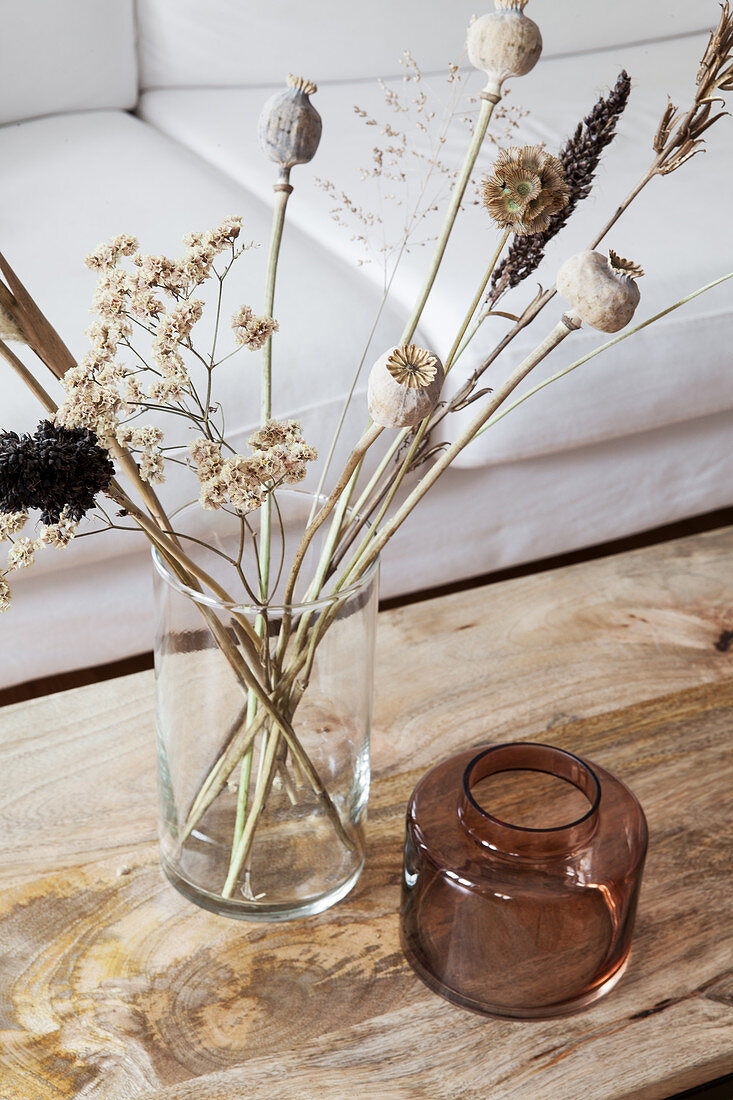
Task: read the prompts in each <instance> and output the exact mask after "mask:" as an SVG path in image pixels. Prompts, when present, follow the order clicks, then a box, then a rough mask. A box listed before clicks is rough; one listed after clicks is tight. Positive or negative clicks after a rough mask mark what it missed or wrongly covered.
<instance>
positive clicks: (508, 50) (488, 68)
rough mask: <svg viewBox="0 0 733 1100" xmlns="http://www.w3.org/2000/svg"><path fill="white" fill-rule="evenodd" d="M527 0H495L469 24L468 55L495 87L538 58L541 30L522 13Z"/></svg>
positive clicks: (529, 67) (526, 69)
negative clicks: (487, 12)
mask: <svg viewBox="0 0 733 1100" xmlns="http://www.w3.org/2000/svg"><path fill="white" fill-rule="evenodd" d="M528 2H529V0H494V5H495V7H496V11H493V12H490V13H489V14H488V15H482V16H480V17H479V18H478V19H475V20H474V21H473V23H471V25H470V27H469V28H468V38H467V41H466V49H467V51H468V59H469V61H470V62H471V64H472V65H473V67H474V68H475V69H480V70H481V71H482V72H485V73H486V75H487V76H488V78H489V87H490V88H491V89H492V90H494V91H497V92H498V91H499V89H500V88H501V86H502V84H503V83H504V81H505V80H508V79H509V78H510V77H513V76H525V75H526V74H527V73H529V72H531V71H532V69H533V68H534V67H535V65H536V64H537V62H538V61H539V59H540V55H541V53H542V34H541V32H540V28H539V27H538V26H537V24H536V23H535V22H534V20H532V19H529V18H528V17H527V16H526V15H525V14H524V9H525V8H526V6H527V4H528Z"/></svg>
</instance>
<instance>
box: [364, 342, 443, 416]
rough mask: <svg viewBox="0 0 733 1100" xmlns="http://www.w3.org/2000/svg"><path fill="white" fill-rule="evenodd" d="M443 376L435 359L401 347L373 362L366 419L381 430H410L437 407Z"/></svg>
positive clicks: (416, 349)
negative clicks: (367, 417)
mask: <svg viewBox="0 0 733 1100" xmlns="http://www.w3.org/2000/svg"><path fill="white" fill-rule="evenodd" d="M444 377H445V372H444V370H443V364H442V363H441V361H440V359H438V357H437V355H433V354H432V352H429V351H426V350H425V348H419V347H417V345H416V344H404V345H402V347H394V348H390V349H389V351H385V353H384V355H381V356H380V357H379V359H377V361H376V363H375V364H374V366H373V367H372V369H371V373H370V375H369V384H368V387H367V400H368V402H369V415H370V416H371V418H372V420H373V421H374V423H375V424H378V425H379V426H380V427H382V428H411V427H412V426H413V424H419V423H420V421H421V420H422V419H423V418H424V417H426V416H429V415H430V413H431V412H432V411H433V409H434V408H435V406H436V405H437V403H438V398H439V396H440V391H441V389H442V386H443V379H444Z"/></svg>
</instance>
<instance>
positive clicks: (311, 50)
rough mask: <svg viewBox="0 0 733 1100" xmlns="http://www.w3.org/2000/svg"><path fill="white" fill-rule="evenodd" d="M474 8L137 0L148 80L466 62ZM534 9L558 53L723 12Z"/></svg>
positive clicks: (248, 78)
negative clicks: (411, 60) (403, 59)
mask: <svg viewBox="0 0 733 1100" xmlns="http://www.w3.org/2000/svg"><path fill="white" fill-rule="evenodd" d="M484 6H485V7H486V8H487V9H490V10H493V5H492V3H491V0H488V3H487V4H485V5H484ZM476 10H477V9H476V5H475V2H474V0H451V2H450V3H447V2H446V0H399V3H394V2H393V0H372V3H370V4H368V5H364V6H363V7H361V8H356V7H355V6H354V5H353V4H344V3H343V0H316V2H315V3H310V4H305V3H301V2H300V0H269V3H267V4H254V3H251V2H248V3H242V0H206V3H205V4H203V3H201V0H138V24H139V49H140V67H141V85H142V87H143V88H160V87H177V86H181V87H191V86H194V85H196V86H206V85H210V86H222V85H240V86H244V85H249V86H252V85H257V84H267V83H278V82H279V81H280V80H281V79H282V78H283V76H284V74H285V73H287V72H289V71H292V72H297V73H299V72H301V71H302V70H304V69H306V70H307V72H306V73H305V75H306V76H308V77H309V78H310V79H312V80H315V81H317V82H321V81H326V80H353V79H355V78H358V77H365V76H377V75H382V76H384V75H388V74H391V73H395V72H397V71H398V70H399V64H398V62H399V58H400V56H401V54H402V51H403V50H405V49H409V50H411V51H412V53H413V55H414V56H415V58H416V59H417V61H418V62H419V64H420V65H421V66H422V68H423V70H424V71H425V72H429V71H430V70H439V69H442V68H443V67H444V66H445V64H446V62H447V61H454V62H459V61H460V60H461V54H462V51H463V48H464V40H465V28H466V26H467V24H468V21H469V19H470V18H471V16H472V15H473V14H474V13H475V12H476ZM480 10H481V9H480V8H479V13H480ZM527 14H528V15H531V16H532V18H534V19H535V20H536V21H537V23H539V25H540V27H541V28H542V34H543V37H544V41H545V56H546V57H550V56H555V55H565V54H569V53H578V52H580V51H582V50H590V49H594V48H597V46H598V44H599V43H603V44H604V45H612V44H617V43H628V42H641V41H645V40H647V39H653V38H657V37H659V36H661V35H674V34H683V33H686V32H690V31H697V30H703V29H705V28H706V27H707V26H708V25H709V24H710V23H711V22H712V21H713V20H714V19H715V18H716V15H717V12H716V9H715V8H714V7H713V6H712V5H708V4H699V3H690V2H689V0H654V3H649V2H648V0H647V2H646V3H640V2H639V0H615V2H614V3H612V4H609V3H599V2H597V0H596V2H594V3H589V0H533V2H532V4H531V6H530V8H529V9H528V11H527Z"/></svg>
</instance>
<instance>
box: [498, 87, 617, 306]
mask: <svg viewBox="0 0 733 1100" xmlns="http://www.w3.org/2000/svg"><path fill="white" fill-rule="evenodd" d="M630 92H631V79H630V77H629V74H628V73H627V72H626V70H625V69H624V70H622V71H621V73H619V77H618V80H617V81H616V84H615V86H614V88H613V89H612V90H611V91H610V92H609V93H608V95H606V96H601V97H600V99H599V100H598V102H597V103H596V105H595V106H594V107H593V110H592V111H591V112H590V113H589V114H587V115H586V116H585V118H584V119H583V121H582V122H580V123H579V124H578V127H577V129H576V131H575V133H574V134H573V136H572V137H571V138H569V139H568V141H567V142H566V143H565V145H564V146H563V148H562V150H561V152H560V154H559V159H560V163H561V164H562V169H563V176H564V178H565V182H566V184H567V185H568V191H569V195H568V201H567V203H566V205H565V206H564V207H563V208H562V210H560V211H558V213H557V214H553V216H552V218H551V219H550V224H549V225H548V227H547V229H546V230H545V231H544V232H543V233H536V234H534V235H532V236H518V237H517V238H515V239H514V240H513V241H512V244H511V247H510V248H509V251H508V253H507V256H506V259H505V260H504V261H503V262H502V263H501V264H499V265H498V266H497V267H496V268H495V270H494V274H493V275H492V278H491V286H492V291H491V295H490V298H489V300H490V302H491V303H492V304H493V303H494V302H496V301H497V300H498V299H499V298H500V297H501V295H502V294H503V293H504V291H505V290H508V289H509V288H511V287H515V286H518V285H519V284H520V283H521V282H522V281H523V280H524V279H526V278H527V277H528V276H529V275H531V274H532V272H533V271H535V270H536V269H537V267H539V265H540V263H541V262H542V259H543V257H544V254H545V249H546V247H547V245H548V244H549V242H550V241H551V240H552V239H553V237H555V236H557V234H558V233H559V232H560V230H561V229H563V228H564V226H565V225H566V224H567V221H568V218H569V217H570V215H571V214H572V213H573V211H574V210H575V208H576V207H577V205H578V203H580V202H582V200H583V199H585V198H587V197H588V195H589V194H590V193H591V189H592V187H593V179H594V176H595V173H596V169H597V168H598V165H599V163H600V159H601V154H602V153H603V150H604V149H605V148H606V147H607V146H608V145H610V144H611V142H612V141H613V139H614V137H615V135H616V126H617V124H618V120H619V119H620V117H621V115H622V114H623V112H624V110H625V108H626V104H627V103H628V101H629V94H630Z"/></svg>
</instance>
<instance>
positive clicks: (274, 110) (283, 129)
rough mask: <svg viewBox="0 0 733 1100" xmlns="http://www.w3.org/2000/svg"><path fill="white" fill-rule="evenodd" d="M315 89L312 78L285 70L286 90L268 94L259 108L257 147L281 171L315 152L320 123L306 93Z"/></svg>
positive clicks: (318, 139)
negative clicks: (286, 74)
mask: <svg viewBox="0 0 733 1100" xmlns="http://www.w3.org/2000/svg"><path fill="white" fill-rule="evenodd" d="M317 91H318V87H317V85H315V84H314V83H313V82H312V81H310V80H304V79H303V77H302V76H293V75H292V73H289V74H288V87H287V88H286V90H285V91H284V92H276V93H275V95H273V96H270V98H269V99H268V101H267V103H266V104H265V106H264V107H263V108H262V114H261V115H260V121H259V126H258V136H259V139H260V148H261V149H262V151H263V153H264V154H265V156H267V157H269V158H270V160H272V161H274V162H275V164H277V165H279V166H280V168H282V169H283V170H284V171H285V172H289V171H290V169H291V168H292V167H293V165H295V164H307V163H308V161H309V160H313V157H314V156H315V155H316V150H317V149H318V143H319V142H320V140H321V130H322V129H323V123H322V121H321V116H320V115H319V114H318V111H317V110H316V109H315V107H314V106H313V104H312V103H311V101H310V97H311V96H312V95H313V94H314V93H315V92H317Z"/></svg>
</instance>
